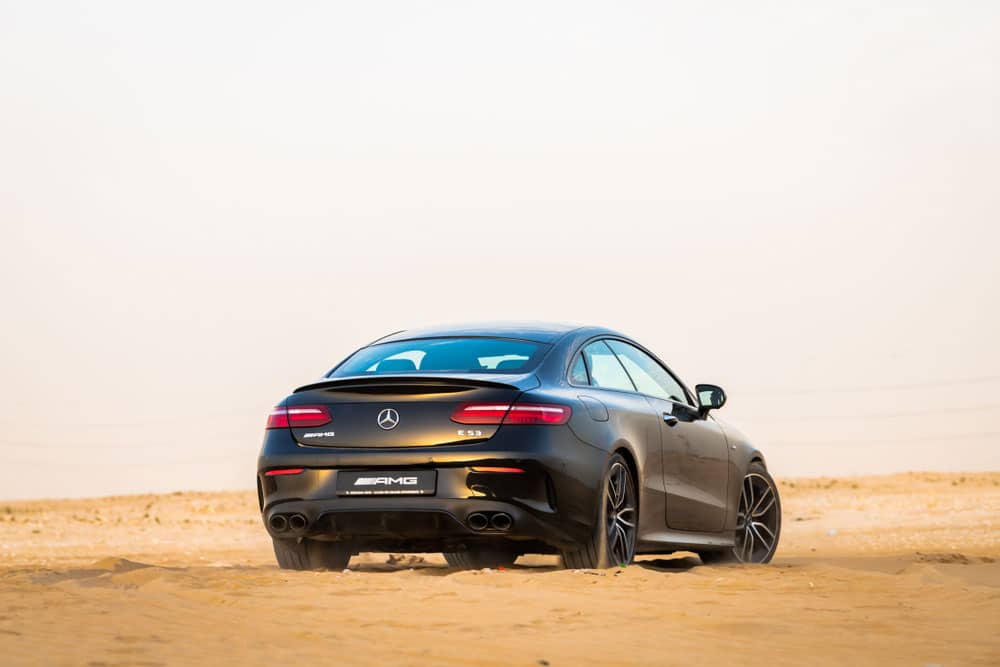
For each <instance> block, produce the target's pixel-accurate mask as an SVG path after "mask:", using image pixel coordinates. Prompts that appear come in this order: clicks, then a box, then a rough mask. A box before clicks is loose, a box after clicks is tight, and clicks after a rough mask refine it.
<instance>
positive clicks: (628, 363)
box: [608, 340, 690, 404]
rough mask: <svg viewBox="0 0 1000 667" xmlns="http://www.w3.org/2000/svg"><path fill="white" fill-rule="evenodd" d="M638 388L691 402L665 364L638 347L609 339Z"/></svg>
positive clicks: (687, 402) (647, 392)
mask: <svg viewBox="0 0 1000 667" xmlns="http://www.w3.org/2000/svg"><path fill="white" fill-rule="evenodd" d="M608 345H610V346H611V349H613V350H614V351H615V354H617V355H618V358H619V359H621V362H622V365H623V366H625V370H627V371H628V374H629V376H630V377H631V378H632V381H633V382H635V386H636V388H637V389H638V390H639V391H640V392H642V393H643V394H649V395H650V396H656V397H657V398H666V399H670V400H673V401H677V402H678V403H686V404H690V403H689V401H688V399H687V395H686V394H685V393H684V388H683V387H681V385H680V383H679V382H677V380H675V379H674V377H673V376H672V375H671V374H670V373H668V372H667V369H665V368H664V367H663V366H661V365H660V364H659V363H657V362H656V360H655V359H653V358H652V357H651V356H649V355H648V354H646V353H645V352H643V351H642V350H640V349H639V348H637V347H633V346H632V345H629V344H628V343H623V342H621V341H618V340H609V341H608Z"/></svg>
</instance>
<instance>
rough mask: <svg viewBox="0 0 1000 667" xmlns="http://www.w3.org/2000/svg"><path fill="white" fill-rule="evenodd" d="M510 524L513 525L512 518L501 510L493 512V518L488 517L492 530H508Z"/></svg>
mask: <svg viewBox="0 0 1000 667" xmlns="http://www.w3.org/2000/svg"><path fill="white" fill-rule="evenodd" d="M512 525H514V520H513V519H511V518H510V515H509V514H505V513H503V512H500V513H498V514H494V515H493V518H492V519H490V527H491V528H493V530H510V527H511V526H512Z"/></svg>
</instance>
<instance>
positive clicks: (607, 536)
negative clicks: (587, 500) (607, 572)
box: [562, 454, 639, 570]
mask: <svg viewBox="0 0 1000 667" xmlns="http://www.w3.org/2000/svg"><path fill="white" fill-rule="evenodd" d="M637 525H639V503H638V496H637V494H636V484H635V480H633V479H632V471H631V469H629V466H628V463H626V461H625V458H624V457H623V456H622V455H621V454H615V455H614V456H612V457H611V461H610V462H609V463H608V469H607V470H606V471H605V472H604V480H603V482H602V484H601V496H600V499H599V501H598V512H597V525H596V526H594V533H593V535H591V537H590V539H589V540H587V542H585V543H583V544H581V545H580V546H579V547H577V548H576V549H573V550H570V551H563V552H562V561H563V565H564V566H565V567H568V568H571V569H574V570H581V569H583V570H589V569H604V568H609V567H618V566H625V565H628V564H629V563H631V562H632V559H633V558H635V542H636V526H637Z"/></svg>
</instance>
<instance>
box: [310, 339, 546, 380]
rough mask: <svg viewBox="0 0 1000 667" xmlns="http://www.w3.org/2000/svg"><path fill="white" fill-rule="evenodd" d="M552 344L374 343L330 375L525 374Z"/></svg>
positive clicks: (473, 341) (499, 341)
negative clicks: (425, 373)
mask: <svg viewBox="0 0 1000 667" xmlns="http://www.w3.org/2000/svg"><path fill="white" fill-rule="evenodd" d="M548 347H549V346H547V345H541V344H539V343H533V342H530V341H523V340H510V339H506V338H485V337H483V338H479V337H475V338H473V337H469V338H424V339H414V340H402V341H396V342H392V343H375V344H374V345H369V346H368V347H366V348H362V349H360V350H358V351H357V352H355V353H354V354H353V355H352V356H351V357H350V358H348V359H347V360H346V361H344V362H343V363H342V364H341V365H340V366H338V367H337V368H336V369H335V370H334V371H332V372H330V373H328V374H327V377H346V376H349V375H366V374H372V375H379V374H387V373H418V372H419V373H424V372H428V371H429V372H433V373H442V372H456V373H512V372H513V373H524V372H526V371H528V370H530V369H532V368H533V367H534V366H536V365H538V362H539V361H540V360H541V358H542V357H543V356H544V354H545V352H546V350H547V349H548Z"/></svg>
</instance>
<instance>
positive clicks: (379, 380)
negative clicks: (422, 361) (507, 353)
mask: <svg viewBox="0 0 1000 667" xmlns="http://www.w3.org/2000/svg"><path fill="white" fill-rule="evenodd" d="M487 378H488V379H487ZM378 385H382V386H385V385H390V386H391V385H425V386H427V385H429V386H448V385H452V386H454V385H464V386H467V387H468V386H472V387H492V388H495V389H517V390H520V391H528V390H529V389H535V388H537V387H539V386H541V383H540V382H539V381H538V378H537V377H535V375H534V374H531V373H529V374H527V375H486V374H483V373H465V374H454V373H451V374H441V375H435V374H433V373H427V374H420V375H409V374H399V375H355V376H350V377H342V378H327V379H324V380H320V381H319V382H312V383H310V384H305V385H302V386H301V387H299V388H298V389H296V390H295V391H294V392H292V393H294V394H297V393H299V392H301V391H311V390H314V389H332V390H334V391H350V390H351V389H353V388H359V389H361V388H370V387H373V386H378Z"/></svg>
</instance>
